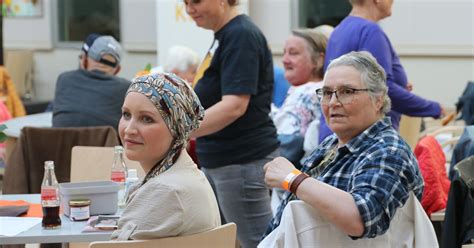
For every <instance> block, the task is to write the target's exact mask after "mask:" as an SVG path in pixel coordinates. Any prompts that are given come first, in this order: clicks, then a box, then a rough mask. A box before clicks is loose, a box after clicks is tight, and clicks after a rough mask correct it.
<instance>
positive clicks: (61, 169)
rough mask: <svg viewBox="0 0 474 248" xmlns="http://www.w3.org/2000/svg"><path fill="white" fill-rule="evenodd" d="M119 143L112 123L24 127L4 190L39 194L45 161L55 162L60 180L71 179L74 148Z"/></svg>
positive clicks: (13, 154) (8, 168)
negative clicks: (95, 125) (87, 125)
mask: <svg viewBox="0 0 474 248" xmlns="http://www.w3.org/2000/svg"><path fill="white" fill-rule="evenodd" d="M117 144H119V141H118V137H117V133H116V131H115V130H114V129H113V128H112V127H108V126H101V127H71V128H36V127H24V128H23V129H22V131H21V135H20V138H19V139H18V142H17V143H16V145H15V147H14V149H13V151H12V153H11V156H10V158H9V159H8V164H7V166H6V168H5V176H4V181H3V189H2V190H3V193H4V194H35V193H36V194H37V193H40V191H41V182H42V181H43V176H44V161H46V160H53V161H54V162H55V168H54V170H55V172H56V178H57V179H58V182H60V183H62V182H70V181H71V178H70V175H71V149H72V147H74V146H76V145H81V146H89V145H90V146H111V147H113V146H115V145H117Z"/></svg>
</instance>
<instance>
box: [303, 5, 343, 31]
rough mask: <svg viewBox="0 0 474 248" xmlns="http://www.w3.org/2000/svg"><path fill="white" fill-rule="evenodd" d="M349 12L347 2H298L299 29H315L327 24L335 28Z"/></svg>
mask: <svg viewBox="0 0 474 248" xmlns="http://www.w3.org/2000/svg"><path fill="white" fill-rule="evenodd" d="M350 11H351V5H350V3H349V1H348V0H300V1H299V20H298V26H300V27H309V28H312V27H316V26H319V25H322V24H328V25H331V26H333V27H335V26H336V25H337V24H339V22H341V21H342V19H344V18H345V17H346V16H347V15H348V14H349V12H350Z"/></svg>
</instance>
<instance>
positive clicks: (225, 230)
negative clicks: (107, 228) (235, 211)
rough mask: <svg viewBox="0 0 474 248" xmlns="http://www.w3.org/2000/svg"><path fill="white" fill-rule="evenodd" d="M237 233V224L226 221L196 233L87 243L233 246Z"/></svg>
mask: <svg viewBox="0 0 474 248" xmlns="http://www.w3.org/2000/svg"><path fill="white" fill-rule="evenodd" d="M236 235H237V225H235V223H227V224H225V225H222V226H219V227H216V228H214V229H212V230H210V231H207V232H202V233H198V234H193V235H188V236H179V237H169V238H162V239H152V240H128V241H97V242H93V243H91V244H90V245H89V247H90V248H109V247H110V248H122V247H123V248H125V247H127V248H128V247H130V248H148V247H150V248H151V247H176V248H180V247H206V248H207V247H219V248H226V247H228V248H234V247H235V242H236Z"/></svg>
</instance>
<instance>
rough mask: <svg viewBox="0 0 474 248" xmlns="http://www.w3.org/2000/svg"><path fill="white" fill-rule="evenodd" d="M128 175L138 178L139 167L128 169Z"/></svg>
mask: <svg viewBox="0 0 474 248" xmlns="http://www.w3.org/2000/svg"><path fill="white" fill-rule="evenodd" d="M128 177H129V178H138V172H137V169H128Z"/></svg>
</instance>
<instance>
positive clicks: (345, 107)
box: [261, 52, 423, 247]
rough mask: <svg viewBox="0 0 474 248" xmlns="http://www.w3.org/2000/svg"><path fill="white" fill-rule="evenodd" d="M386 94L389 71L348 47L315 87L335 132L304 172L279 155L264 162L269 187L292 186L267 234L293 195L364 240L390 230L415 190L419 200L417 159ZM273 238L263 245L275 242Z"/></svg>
mask: <svg viewBox="0 0 474 248" xmlns="http://www.w3.org/2000/svg"><path fill="white" fill-rule="evenodd" d="M387 91H388V89H387V86H386V76H385V73H384V70H383V68H382V67H381V66H380V65H379V64H377V61H376V60H375V58H374V57H373V56H371V55H370V54H369V53H367V52H351V53H349V54H346V55H343V56H341V57H340V58H337V59H335V60H333V61H332V62H331V64H330V65H329V66H328V70H327V72H326V74H325V77H324V82H323V87H322V88H321V89H318V90H317V91H316V92H317V95H318V98H319V100H320V104H321V107H322V110H323V114H324V118H325V120H326V122H327V123H328V125H329V127H330V128H331V129H332V130H334V133H335V135H333V136H331V137H328V138H327V139H325V140H324V142H323V143H321V144H320V146H319V147H318V148H317V149H316V150H315V151H314V152H313V153H312V154H311V156H310V158H309V159H308V160H307V161H306V164H305V165H304V167H303V169H302V170H301V171H299V170H297V169H295V167H294V166H293V165H292V164H291V163H289V162H288V160H286V159H284V158H281V157H279V158H276V159H275V160H273V161H272V162H270V163H268V164H266V165H265V182H266V183H267V185H269V186H271V187H276V188H283V189H285V190H287V193H286V194H285V195H284V199H283V201H282V202H281V205H280V207H279V210H278V212H277V214H276V216H275V218H274V219H273V220H272V222H271V224H270V226H269V228H268V230H267V233H266V234H267V235H268V234H269V233H270V232H272V231H273V230H274V229H275V228H277V227H278V226H279V224H280V221H281V217H282V212H283V209H284V208H285V206H286V205H287V204H288V202H289V201H292V200H295V199H299V200H302V201H304V202H306V203H307V204H309V205H310V206H312V207H313V208H314V209H316V210H317V211H318V212H319V213H321V215H322V216H323V217H324V218H325V219H327V221H329V222H331V223H332V224H333V225H335V226H336V227H337V228H338V229H340V230H342V231H343V232H345V233H346V234H347V235H348V236H350V237H351V238H353V239H360V238H373V237H376V236H378V235H381V234H383V233H385V232H386V231H387V229H388V227H389V225H390V222H391V221H392V219H393V217H394V215H395V212H396V211H397V209H398V208H400V207H402V206H403V205H404V204H405V202H406V201H407V199H408V197H409V194H410V192H414V194H415V195H416V196H417V197H418V198H421V195H422V192H423V179H422V177H421V174H420V171H419V169H418V165H417V162H416V158H415V157H414V155H413V153H412V151H411V149H410V147H409V146H408V145H407V144H406V143H405V141H404V140H403V139H402V138H401V137H400V135H399V134H398V132H397V131H396V130H395V129H393V127H392V126H391V123H390V118H388V117H385V114H386V113H387V112H388V111H389V110H390V99H389V98H388V95H387ZM278 228H286V227H285V226H280V227H278ZM274 236H275V234H273V235H272V234H270V236H268V237H267V239H265V240H264V241H263V243H261V245H262V246H263V247H270V246H272V245H269V244H271V242H272V238H274ZM400 242H401V241H400ZM301 245H302V246H304V245H305V244H301Z"/></svg>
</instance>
